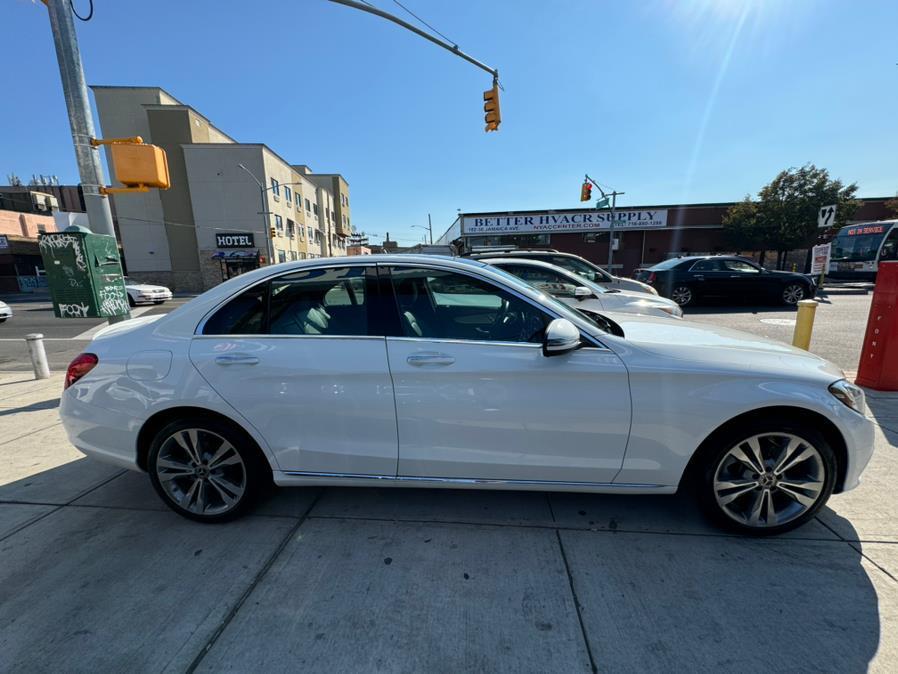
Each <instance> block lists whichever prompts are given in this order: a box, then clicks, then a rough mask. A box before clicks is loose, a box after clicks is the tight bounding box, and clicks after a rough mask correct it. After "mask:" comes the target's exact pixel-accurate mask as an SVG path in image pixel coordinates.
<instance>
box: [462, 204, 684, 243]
mask: <svg viewBox="0 0 898 674" xmlns="http://www.w3.org/2000/svg"><path fill="white" fill-rule="evenodd" d="M613 222H614V229H654V228H657V227H667V209H664V208H661V209H652V210H645V209H625V208H622V209H618V210H615V212H614V218H613ZM611 224H612V217H611V211H610V210H602V211H585V212H584V211H551V212H545V213H527V214H521V215H515V214H514V213H509V214H508V215H495V216H489V217H487V216H483V217H480V216H465V217H463V218H462V227H461V231H462V234H463V235H467V236H471V235H478V234H543V233H545V234H551V233H558V232H597V231H601V230H603V229H609V228H610V227H611Z"/></svg>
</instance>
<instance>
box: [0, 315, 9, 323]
mask: <svg viewBox="0 0 898 674" xmlns="http://www.w3.org/2000/svg"><path fill="white" fill-rule="evenodd" d="M7 318H9V316H4V317H3V318H0V323H6V319H7Z"/></svg>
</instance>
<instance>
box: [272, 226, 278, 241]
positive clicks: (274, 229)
mask: <svg viewBox="0 0 898 674" xmlns="http://www.w3.org/2000/svg"><path fill="white" fill-rule="evenodd" d="M277 235H278V231H277V229H276V228H274V227H272V228H271V238H272V239H274V238H275V237H277Z"/></svg>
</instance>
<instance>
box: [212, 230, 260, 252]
mask: <svg viewBox="0 0 898 674" xmlns="http://www.w3.org/2000/svg"><path fill="white" fill-rule="evenodd" d="M215 245H216V246H217V247H218V248H253V247H254V246H255V243H254V242H253V233H252V232H240V233H237V234H219V233H216V234H215Z"/></svg>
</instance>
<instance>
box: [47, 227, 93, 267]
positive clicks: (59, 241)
mask: <svg viewBox="0 0 898 674" xmlns="http://www.w3.org/2000/svg"><path fill="white" fill-rule="evenodd" d="M38 245H39V246H40V250H41V255H47V254H49V255H51V256H52V257H54V258H55V257H56V255H57V254H58V253H61V252H63V251H66V250H71V251H72V254H73V255H74V256H75V266H76V267H77V268H78V271H81V272H84V271H87V262H86V261H85V259H84V250H83V249H82V247H81V239H80V238H79V237H77V236H74V235H72V234H54V235H53V236H43V237H41V240H40V243H39V244H38Z"/></svg>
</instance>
